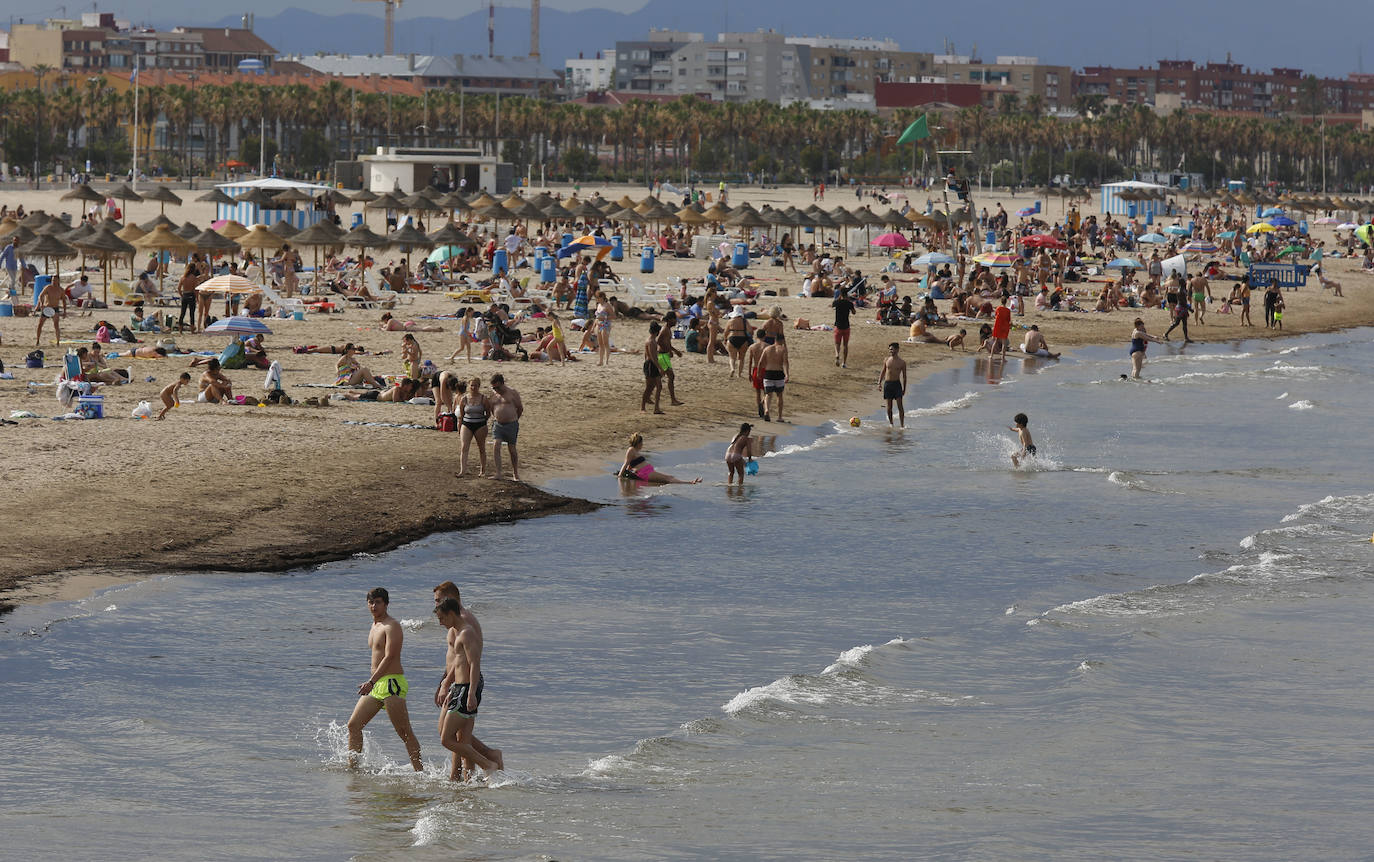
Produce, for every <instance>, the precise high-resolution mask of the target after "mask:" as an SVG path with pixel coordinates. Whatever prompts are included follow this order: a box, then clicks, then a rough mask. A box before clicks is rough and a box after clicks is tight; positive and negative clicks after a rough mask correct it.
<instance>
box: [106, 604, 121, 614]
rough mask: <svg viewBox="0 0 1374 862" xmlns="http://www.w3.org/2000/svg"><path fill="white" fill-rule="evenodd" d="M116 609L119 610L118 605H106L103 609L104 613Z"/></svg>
mask: <svg viewBox="0 0 1374 862" xmlns="http://www.w3.org/2000/svg"><path fill="white" fill-rule="evenodd" d="M117 610H119V605H110V606H109V607H107V608H106V609H105V613H109V612H110V611H117Z"/></svg>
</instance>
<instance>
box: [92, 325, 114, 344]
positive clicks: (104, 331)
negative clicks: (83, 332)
mask: <svg viewBox="0 0 1374 862" xmlns="http://www.w3.org/2000/svg"><path fill="white" fill-rule="evenodd" d="M95 340H96V341H99V342H100V343H101V344H109V343H110V328H109V327H108V326H102V327H100V328H99V329H97V330H96V331H95Z"/></svg>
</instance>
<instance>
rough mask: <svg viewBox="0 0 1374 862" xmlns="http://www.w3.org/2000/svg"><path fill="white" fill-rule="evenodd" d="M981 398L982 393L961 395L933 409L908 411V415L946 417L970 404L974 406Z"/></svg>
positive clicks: (921, 408) (942, 402) (922, 408)
mask: <svg viewBox="0 0 1374 862" xmlns="http://www.w3.org/2000/svg"><path fill="white" fill-rule="evenodd" d="M981 397H982V393H979V392H965V393H964V394H963V395H960V396H959V397H958V398H951V399H950V400H948V401H941V402H940V403H939V404H936V405H933V406H931V407H917V408H915V409H913V410H908V411H907V415H909V416H945V415H948V414H950V413H953V412H955V411H956V410H962V409H963V408H965V407H967V406H969V405H970V404H972V403H973V402H974V401H977V400H978V399H979V398H981Z"/></svg>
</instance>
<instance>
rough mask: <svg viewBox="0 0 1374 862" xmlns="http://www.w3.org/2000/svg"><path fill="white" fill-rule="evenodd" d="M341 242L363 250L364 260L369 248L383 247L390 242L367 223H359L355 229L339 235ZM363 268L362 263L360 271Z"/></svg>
mask: <svg viewBox="0 0 1374 862" xmlns="http://www.w3.org/2000/svg"><path fill="white" fill-rule="evenodd" d="M339 243H340V244H341V245H344V246H347V247H349V248H356V249H358V250H359V251H360V252H362V254H361V257H362V259H363V261H364V262H365V261H366V259H367V250H368V249H370V248H381V247H383V246H385V245H387V244H388V242H387V238H386V237H384V236H382V235H381V234H378V233H373V231H372V229H371V228H370V227H368V226H367V224H366V223H364V224H360V225H358V226H357V227H355V228H353V230H351V231H349V232H348V233H346V234H344V235H343V236H341V237H339ZM362 269H363V267H362V265H360V266H359V271H360V272H361V271H362Z"/></svg>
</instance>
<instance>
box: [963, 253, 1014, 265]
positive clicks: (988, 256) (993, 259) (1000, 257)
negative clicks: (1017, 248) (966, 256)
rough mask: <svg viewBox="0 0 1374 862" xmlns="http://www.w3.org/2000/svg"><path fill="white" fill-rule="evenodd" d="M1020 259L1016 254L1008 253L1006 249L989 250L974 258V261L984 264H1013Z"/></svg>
mask: <svg viewBox="0 0 1374 862" xmlns="http://www.w3.org/2000/svg"><path fill="white" fill-rule="evenodd" d="M1018 260H1020V258H1018V257H1017V256H1016V255H1014V254H1007V253H1006V252H1004V251H987V252H983V253H982V254H980V255H978V256H977V257H975V258H973V262H974V263H981V264H982V265H983V266H1011V265H1012V264H1013V263H1015V262H1016V261H1018Z"/></svg>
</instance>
